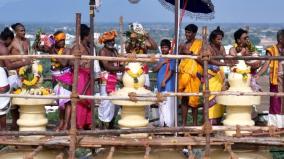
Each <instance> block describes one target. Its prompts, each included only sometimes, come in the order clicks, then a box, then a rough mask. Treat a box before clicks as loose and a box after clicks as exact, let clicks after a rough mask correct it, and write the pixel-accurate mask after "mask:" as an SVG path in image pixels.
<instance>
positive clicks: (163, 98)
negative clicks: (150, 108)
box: [156, 92, 166, 103]
mask: <svg viewBox="0 0 284 159" xmlns="http://www.w3.org/2000/svg"><path fill="white" fill-rule="evenodd" d="M156 98H157V102H158V103H160V102H163V101H165V100H166V98H165V96H164V95H163V94H162V93H160V92H159V93H157V94H156Z"/></svg>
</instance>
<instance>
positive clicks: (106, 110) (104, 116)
mask: <svg viewBox="0 0 284 159" xmlns="http://www.w3.org/2000/svg"><path fill="white" fill-rule="evenodd" d="M100 95H101V96H106V95H107V92H106V85H105V84H101V85H100ZM114 113H115V105H114V104H112V102H111V100H101V103H100V105H99V108H98V114H99V119H100V120H101V121H103V122H110V121H111V120H112V118H113V117H114Z"/></svg>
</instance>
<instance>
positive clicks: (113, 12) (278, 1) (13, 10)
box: [0, 0, 284, 23]
mask: <svg viewBox="0 0 284 159" xmlns="http://www.w3.org/2000/svg"><path fill="white" fill-rule="evenodd" d="M88 2H89V0H0V23H1V22H17V21H20V22H55V23H57V22H73V21H74V19H75V18H74V17H75V13H76V12H81V13H82V16H83V21H85V22H86V21H88V18H89V17H88ZM102 2H103V4H102V6H101V7H100V9H99V12H97V13H96V22H118V20H119V17H120V16H124V19H125V21H128V22H130V21H138V22H173V20H174V14H173V13H172V12H170V11H168V10H166V9H164V8H163V7H162V6H161V5H160V3H159V2H158V0H141V1H140V2H139V3H138V4H137V5H134V4H130V3H129V2H128V0H102ZM189 3H190V1H189ZM213 3H214V5H215V11H216V13H215V19H213V20H211V21H210V23H215V22H216V23H220V22H221V23H222V22H224V23H230V22H235V23H242V22H243V23H284V16H283V14H279V13H281V12H283V10H284V0H213ZM184 22H204V21H200V20H195V19H189V18H185V19H184ZM205 22H207V21H205Z"/></svg>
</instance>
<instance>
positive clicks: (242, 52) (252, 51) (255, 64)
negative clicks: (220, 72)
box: [229, 28, 261, 91]
mask: <svg viewBox="0 0 284 159" xmlns="http://www.w3.org/2000/svg"><path fill="white" fill-rule="evenodd" d="M234 38H235V42H236V44H235V46H233V47H232V48H230V51H229V54H230V55H232V56H258V55H259V53H258V52H257V50H256V48H255V46H254V45H253V43H252V42H251V41H250V39H249V35H248V31H247V30H244V29H241V28H240V29H238V30H237V31H236V32H235V33H234ZM245 62H246V64H247V65H248V66H250V67H251V74H252V75H253V76H254V75H255V74H256V71H257V69H258V68H259V67H260V65H261V61H260V60H247V61H245ZM232 63H236V61H234V62H232ZM250 86H251V88H252V89H253V90H254V91H260V86H259V85H258V84H257V83H256V79H255V78H254V77H252V78H251V84H250Z"/></svg>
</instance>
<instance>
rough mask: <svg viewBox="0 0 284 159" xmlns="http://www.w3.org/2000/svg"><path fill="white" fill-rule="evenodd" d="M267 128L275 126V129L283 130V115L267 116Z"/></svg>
mask: <svg viewBox="0 0 284 159" xmlns="http://www.w3.org/2000/svg"><path fill="white" fill-rule="evenodd" d="M268 126H276V127H277V128H284V115H281V114H268Z"/></svg>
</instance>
